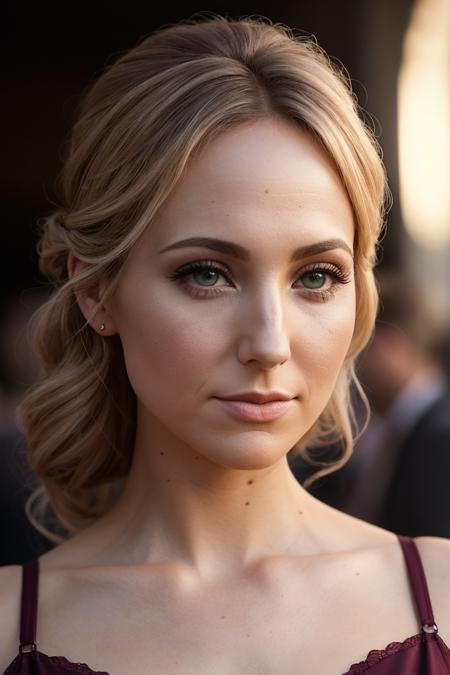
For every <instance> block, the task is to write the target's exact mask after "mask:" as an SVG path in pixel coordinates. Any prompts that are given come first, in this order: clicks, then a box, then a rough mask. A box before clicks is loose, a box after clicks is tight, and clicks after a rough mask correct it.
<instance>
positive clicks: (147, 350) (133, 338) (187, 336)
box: [118, 294, 220, 407]
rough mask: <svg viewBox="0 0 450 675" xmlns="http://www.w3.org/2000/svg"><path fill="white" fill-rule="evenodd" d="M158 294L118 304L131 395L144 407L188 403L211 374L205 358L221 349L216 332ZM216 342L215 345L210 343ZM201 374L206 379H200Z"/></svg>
mask: <svg viewBox="0 0 450 675" xmlns="http://www.w3.org/2000/svg"><path fill="white" fill-rule="evenodd" d="M170 300H171V302H169V301H164V296H163V294H160V295H159V299H158V298H157V297H156V298H155V297H153V298H152V297H147V296H146V297H141V298H139V299H138V298H136V296H134V298H133V300H131V301H130V302H128V303H127V302H125V300H124V301H123V302H121V304H120V306H119V312H118V314H119V316H120V321H119V325H118V328H119V333H120V337H121V341H122V346H123V352H124V357H125V364H126V369H127V372H128V377H129V380H130V383H131V386H132V388H133V390H134V392H135V393H136V396H137V397H138V398H139V399H140V400H141V401H143V402H145V403H146V404H147V405H148V406H149V407H154V405H155V403H156V405H157V401H159V400H160V401H164V400H165V401H167V400H173V399H174V392H177V394H179V395H177V400H178V401H181V400H182V399H186V400H189V398H191V400H192V394H193V393H197V392H198V390H199V387H201V386H202V382H204V381H206V380H207V377H208V373H209V375H210V368H209V366H211V359H210V358H209V355H210V354H211V358H212V354H213V353H216V354H217V350H220V345H219V344H218V341H219V339H220V333H217V331H216V332H214V331H213V330H211V325H210V323H208V322H207V321H205V322H204V323H203V324H202V322H201V321H196V320H195V319H193V317H192V310H191V311H190V313H187V310H186V307H184V308H183V306H182V303H174V302H173V298H171V299H170ZM215 338H217V341H216V342H215ZM202 371H203V372H204V374H205V376H204V378H203V377H202Z"/></svg>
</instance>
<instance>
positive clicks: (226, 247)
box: [159, 237, 353, 262]
mask: <svg viewBox="0 0 450 675" xmlns="http://www.w3.org/2000/svg"><path fill="white" fill-rule="evenodd" d="M187 247H189V248H209V249H211V251H219V252H220V253H225V254H226V255H229V256H231V257H233V258H237V259H238V260H243V261H245V262H249V260H250V251H249V250H248V249H246V248H244V247H243V246H240V245H239V244H235V243H234V242H232V241H225V240H224V239H211V238H210V237H189V238H188V239H182V240H181V241H176V242H175V243H173V244H170V246H166V248H163V249H161V251H159V253H165V252H166V251H172V250H174V249H178V248H187ZM336 248H340V249H343V250H344V251H346V252H347V253H348V254H349V255H350V256H351V257H352V258H353V252H352V250H351V249H350V248H349V246H348V245H347V244H346V243H345V241H344V240H343V239H327V240H325V241H319V242H317V243H315V244H308V245H307V246H300V247H299V248H296V249H295V251H293V253H292V255H291V257H290V262H296V261H297V260H300V259H301V258H307V257H308V256H312V255H316V254H317V253H324V252H325V251H332V250H334V249H336Z"/></svg>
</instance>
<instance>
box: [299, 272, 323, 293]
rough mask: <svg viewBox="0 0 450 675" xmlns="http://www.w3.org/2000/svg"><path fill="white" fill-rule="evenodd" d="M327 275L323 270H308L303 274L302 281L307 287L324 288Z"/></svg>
mask: <svg viewBox="0 0 450 675" xmlns="http://www.w3.org/2000/svg"><path fill="white" fill-rule="evenodd" d="M325 276H326V275H325V274H324V273H323V272H308V273H307V274H304V275H303V276H302V282H303V285H304V286H306V287H307V288H313V289H315V288H322V286H323V285H324V283H325Z"/></svg>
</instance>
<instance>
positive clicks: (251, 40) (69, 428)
mask: <svg viewBox="0 0 450 675" xmlns="http://www.w3.org/2000/svg"><path fill="white" fill-rule="evenodd" d="M358 112H359V109H358V105H357V103H356V100H355V98H354V96H353V94H352V91H351V85H350V83H349V81H348V78H347V77H346V75H345V73H344V72H343V70H342V68H339V67H338V66H337V65H335V64H333V63H332V62H331V61H330V59H329V57H328V56H327V55H326V54H325V53H324V51H323V50H322V49H321V48H320V47H319V46H318V45H317V43H316V41H315V40H314V39H313V38H305V37H297V36H296V35H295V34H294V33H293V31H291V30H290V29H289V28H287V27H285V26H283V25H280V24H273V23H271V22H270V21H269V20H268V19H265V18H262V17H256V18H255V17H250V18H243V19H237V20H234V19H228V18H224V17H221V16H217V15H214V16H210V15H209V16H208V17H202V16H201V17H200V18H198V17H197V18H194V19H191V20H188V21H184V22H182V23H179V24H177V25H174V26H170V27H166V28H163V29H161V30H159V31H158V32H156V33H154V34H152V35H150V36H149V37H147V38H146V39H144V40H143V41H142V42H141V43H140V44H138V45H137V46H136V47H135V48H133V49H131V50H130V51H128V52H127V53H125V54H124V55H122V56H121V57H120V58H118V60H117V61H116V62H115V63H113V64H112V65H111V66H109V67H108V68H107V69H106V70H105V72H104V73H103V74H102V75H101V76H100V78H99V79H98V80H97V81H96V82H95V83H94V84H93V86H92V87H91V88H90V90H89V91H88V92H87V94H86V96H85V97H84V100H83V101H82V104H81V107H80V111H79V115H78V118H77V120H76V122H75V124H74V128H73V133H72V137H71V142H70V145H69V147H68V153H67V158H66V161H65V164H64V169H63V173H62V177H61V178H62V200H61V202H62V204H61V208H60V210H59V211H58V212H56V213H53V214H52V215H51V216H50V217H48V218H47V219H45V220H44V222H43V228H42V236H41V239H40V243H39V247H38V249H39V256H40V268H41V271H42V272H43V273H44V275H46V276H47V278H48V279H49V280H50V281H51V282H52V283H53V284H54V286H55V292H54V294H53V296H52V297H51V298H50V299H49V300H48V301H47V302H46V303H45V304H44V305H43V307H42V308H41V309H40V311H39V314H38V316H37V325H36V331H35V349H36V350H37V353H38V355H39V357H40V359H41V362H42V364H43V374H42V377H41V379H40V381H39V382H38V383H37V384H36V385H35V386H34V387H33V388H32V389H31V390H30V391H29V392H28V393H27V395H26V396H25V398H24V400H23V402H22V404H21V406H20V414H21V417H22V421H23V424H24V427H25V429H26V433H27V437H28V447H29V461H30V464H31V466H32V468H33V469H34V471H35V472H36V474H37V476H38V478H39V479H40V481H41V483H42V487H41V489H40V491H37V492H36V493H35V494H34V495H32V496H31V498H30V500H29V503H28V513H29V516H30V518H31V519H32V521H33V522H34V523H35V525H36V526H37V527H39V529H41V531H43V532H44V533H46V534H47V536H48V537H49V538H51V539H53V540H54V541H59V540H60V537H59V536H58V535H56V534H55V533H54V532H52V531H50V530H49V529H48V528H47V527H45V526H44V525H43V523H41V522H40V517H41V515H42V513H40V512H41V510H42V509H43V508H44V507H45V504H50V505H51V507H52V509H53V511H54V514H55V515H56V518H57V522H59V523H62V524H63V525H64V527H65V528H66V530H67V531H68V532H69V533H74V532H76V531H78V530H80V529H82V528H84V527H86V526H87V525H89V524H90V523H91V522H93V520H95V519H96V518H98V517H99V516H100V515H102V514H103V513H105V512H106V511H107V509H108V508H109V506H110V504H111V500H112V499H113V495H114V494H115V492H117V488H118V486H120V484H121V481H123V479H124V477H125V476H126V474H127V472H128V471H129V467H130V462H131V456H132V451H133V446H134V435H135V427H136V401H135V394H134V392H133V390H132V388H131V385H130V383H129V380H128V376H127V372H126V369H125V365H124V359H123V354H122V349H121V344H120V339H119V337H118V336H117V335H115V336H110V337H101V336H99V335H98V334H97V332H96V331H95V330H94V329H93V328H92V327H91V326H90V325H89V323H88V322H86V321H85V319H84V317H83V315H82V314H81V311H80V309H79V307H78V304H77V302H76V299H75V291H76V290H77V289H83V288H88V287H89V286H91V285H93V284H95V283H96V282H98V281H99V279H100V278H101V277H102V276H104V275H106V278H107V279H108V280H109V285H108V288H107V290H106V294H105V296H104V297H103V298H102V299H101V301H102V300H105V299H106V298H107V297H108V296H109V295H110V294H111V293H112V292H113V291H114V287H115V284H116V283H117V279H118V275H119V273H120V270H121V268H122V265H123V263H124V261H125V259H126V257H127V254H128V253H129V252H130V250H131V248H132V247H133V245H134V244H135V242H136V241H137V239H138V238H139V236H140V235H141V234H142V233H143V231H144V229H145V228H146V227H147V226H148V224H149V223H151V222H152V219H153V217H154V216H155V214H156V212H157V211H158V209H159V208H160V207H161V205H162V204H164V201H165V200H166V199H167V197H168V196H169V195H170V193H171V191H172V190H173V188H174V186H175V185H176V184H177V181H178V180H179V179H180V177H181V176H182V174H183V172H184V171H185V170H186V168H187V166H188V163H189V161H190V160H191V158H192V157H193V156H194V155H195V154H196V153H198V152H199V150H200V149H201V148H203V147H204V146H205V145H206V144H207V143H208V142H209V141H211V139H213V138H214V137H215V136H217V134H220V133H221V132H223V131H224V130H226V129H228V128H230V127H232V126H235V125H238V124H241V123H243V122H246V121H251V120H257V119H261V118H265V117H270V116H277V117H282V118H284V119H287V120H291V121H294V122H295V123H298V124H299V125H301V127H302V128H304V129H307V130H308V131H309V133H311V134H312V135H313V136H314V138H315V139H316V141H317V142H319V143H320V144H321V146H322V147H323V148H324V149H325V150H326V152H327V153H328V155H329V156H330V158H331V159H332V160H333V162H334V164H335V166H336V168H337V171H338V172H339V175H340V177H341V179H342V182H343V185H344V186H345V188H346V190H347V192H348V196H349V200H350V202H351V205H352V207H353V212H354V217H355V222H356V234H355V281H356V323H355V330H354V334H353V338H352V342H351V345H350V348H349V351H348V354H347V356H346V359H345V361H344V364H343V366H342V369H341V371H340V374H339V376H338V379H337V382H336V386H335V389H334V391H333V394H332V396H331V398H330V400H329V402H328V404H327V406H326V408H325V410H324V411H323V412H322V414H321V415H320V417H319V418H318V419H317V421H316V423H315V424H314V425H313V427H312V428H311V429H310V430H309V432H308V433H307V434H306V435H305V437H304V438H302V439H301V440H300V442H299V444H298V446H296V448H295V449H291V452H300V453H302V454H303V456H304V457H305V458H309V460H310V461H312V462H314V460H312V459H311V458H310V457H309V455H308V449H307V448H308V447H312V446H314V445H318V444H324V443H328V442H330V441H332V440H333V439H341V441H342V448H343V453H342V457H341V458H340V459H339V461H338V462H334V463H332V464H326V463H320V462H319V464H322V468H321V469H320V470H319V471H318V472H316V474H315V475H314V476H313V477H310V478H309V479H308V481H305V483H304V486H305V487H308V486H309V485H310V484H311V483H312V482H313V480H315V479H317V478H318V477H320V476H321V475H326V474H327V473H331V472H332V471H334V470H336V469H338V468H340V467H341V466H343V465H344V464H345V463H346V462H347V460H348V459H349V457H350V455H351V453H352V447H353V440H354V439H353V433H354V431H355V429H354V426H355V425H354V424H353V423H354V422H355V419H354V417H355V416H354V413H353V408H352V405H351V401H350V394H349V392H350V384H351V383H352V382H353V383H355V385H356V387H357V388H358V389H359V390H360V387H359V384H358V381H357V379H356V377H355V373H354V359H355V357H356V356H357V355H358V354H359V352H360V351H361V350H362V349H363V347H364V346H365V345H366V343H367V341H368V339H369V337H370V335H371V332H372V329H373V324H374V320H375V315H376V310H377V292H376V287H375V283H374V277H373V272H372V268H373V266H374V264H375V261H376V244H377V240H378V238H379V236H380V232H381V229H382V227H383V222H384V215H385V209H386V205H387V199H386V197H387V195H388V190H387V186H386V177H385V171H384V167H383V164H382V161H381V159H380V151H379V147H378V144H377V142H376V140H375V138H374V136H373V133H372V131H371V130H370V129H369V128H368V127H367V125H366V124H365V122H363V121H362V119H361V118H360V117H359V114H358ZM69 253H72V254H73V255H75V256H76V257H77V258H79V259H81V260H82V261H84V262H86V263H89V265H87V266H86V268H85V269H84V270H83V272H82V273H80V274H79V275H77V276H76V277H75V278H69V276H68V271H67V261H68V255H69ZM361 395H362V396H363V394H362V392H361ZM36 497H38V499H37V501H36V499H35V498H36ZM39 505H40V506H39ZM39 513H40V515H38V514H39Z"/></svg>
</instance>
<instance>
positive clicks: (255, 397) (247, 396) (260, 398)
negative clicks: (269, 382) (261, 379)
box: [220, 391, 294, 405]
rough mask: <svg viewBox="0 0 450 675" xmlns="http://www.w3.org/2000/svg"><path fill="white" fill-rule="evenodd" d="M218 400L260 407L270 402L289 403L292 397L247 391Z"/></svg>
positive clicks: (283, 394)
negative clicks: (255, 404) (254, 404)
mask: <svg viewBox="0 0 450 675" xmlns="http://www.w3.org/2000/svg"><path fill="white" fill-rule="evenodd" d="M220 398H221V400H224V401H247V402H248V403H257V404H260V405H261V404H263V403H270V402H272V401H290V400H292V399H293V398H294V396H291V395H290V394H285V393H284V392H280V391H269V392H258V391H248V392H242V393H241V394H233V395H231V396H221V397H220Z"/></svg>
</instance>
